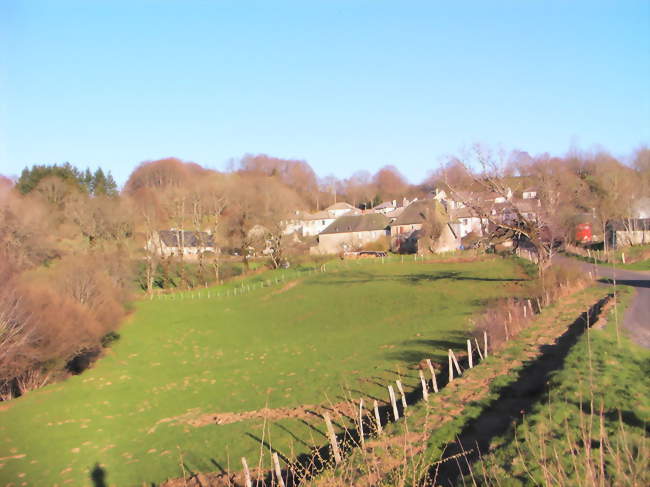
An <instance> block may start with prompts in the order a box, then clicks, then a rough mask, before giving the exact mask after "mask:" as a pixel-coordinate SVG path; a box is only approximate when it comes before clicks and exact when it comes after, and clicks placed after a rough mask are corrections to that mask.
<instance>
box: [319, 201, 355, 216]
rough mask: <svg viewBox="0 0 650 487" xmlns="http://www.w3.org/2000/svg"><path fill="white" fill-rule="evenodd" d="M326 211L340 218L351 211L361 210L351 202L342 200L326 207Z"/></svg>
mask: <svg viewBox="0 0 650 487" xmlns="http://www.w3.org/2000/svg"><path fill="white" fill-rule="evenodd" d="M325 211H326V212H327V213H329V214H330V215H332V216H333V217H334V218H338V217H340V216H343V215H345V214H347V213H351V212H354V213H359V211H360V210H359V209H358V208H355V207H354V206H352V205H351V204H349V203H346V202H344V201H341V202H339V203H334V204H333V205H330V206H328V207H327V208H325Z"/></svg>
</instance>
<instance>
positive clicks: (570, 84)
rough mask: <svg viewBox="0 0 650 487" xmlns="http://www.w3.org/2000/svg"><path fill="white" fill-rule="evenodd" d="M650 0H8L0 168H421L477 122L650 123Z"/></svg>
mask: <svg viewBox="0 0 650 487" xmlns="http://www.w3.org/2000/svg"><path fill="white" fill-rule="evenodd" d="M649 87H650V2H648V1H642V2H626V1H621V2H607V3H597V2H575V1H562V2H553V1H543V2H542V1H540V2H536V1H510V2H498V1H497V2H463V1H460V2H444V3H443V2H440V3H438V2H433V1H425V2H411V1H402V2H395V1H393V2H384V1H378V0H375V1H371V0H368V1H355V0H348V1H343V0H341V1H337V0H329V1H315V0H313V1H296V2H270V1H268V2H247V1H243V0H239V1H233V2H230V1H216V0H215V1H192V0H183V1H180V0H179V1H172V0H146V1H145V0H130V1H118V0H112V1H100V0H80V1H68V0H57V1H54V0H53V1H38V0H30V1H16V0H2V1H0V173H3V174H9V175H12V174H13V175H15V174H18V173H19V172H20V170H21V169H22V168H23V167H25V166H26V165H31V164H34V163H55V162H63V161H69V162H71V163H73V164H76V165H79V166H81V167H85V166H91V167H96V166H97V165H101V166H102V167H104V168H105V169H110V170H111V171H112V172H113V174H114V175H115V176H116V178H117V179H118V182H120V183H122V182H124V181H125V179H126V177H127V176H128V174H129V173H130V172H131V170H132V169H133V167H135V165H136V164H138V163H139V162H141V161H143V160H150V159H156V158H161V157H166V156H176V157H180V158H181V159H184V160H191V161H194V162H197V163H199V164H202V165H204V166H207V167H214V168H217V169H223V168H225V167H226V164H227V161H228V160H229V159H231V158H237V157H241V156H242V155H243V154H245V153H267V154H270V155H274V156H277V157H286V158H298V159H304V160H307V161H308V162H309V163H310V164H311V165H312V167H313V168H314V169H315V170H316V171H317V173H318V174H319V175H321V176H326V175H328V174H334V175H336V176H338V177H347V176H349V175H350V174H352V173H353V172H354V171H356V170H362V169H365V170H369V171H371V172H372V171H375V170H377V169H378V168H380V167H382V166H384V165H386V164H394V165H396V166H397V167H398V168H400V170H401V171H402V172H403V173H404V174H405V175H406V176H407V177H408V178H409V179H410V180H411V181H412V182H419V181H420V180H421V179H422V178H424V177H425V176H426V174H427V172H428V171H429V170H431V169H434V168H435V167H437V166H438V164H439V163H440V161H441V160H442V158H444V156H445V155H448V154H451V153H457V152H458V151H459V150H460V149H461V148H462V147H463V146H466V145H469V144H471V143H473V142H483V143H487V144H492V145H494V146H496V145H500V146H502V147H504V148H506V149H521V150H526V151H529V152H531V153H539V152H550V153H553V154H562V153H564V152H566V150H567V149H568V148H569V147H570V146H571V145H572V144H577V145H579V146H580V147H583V148H589V147H592V146H593V145H595V144H599V145H601V146H603V147H605V148H606V149H609V150H610V151H611V152H612V153H614V154H615V155H619V156H623V155H626V154H629V153H631V152H632V151H633V150H634V149H635V148H636V147H638V146H639V145H640V144H648V143H650V89H649Z"/></svg>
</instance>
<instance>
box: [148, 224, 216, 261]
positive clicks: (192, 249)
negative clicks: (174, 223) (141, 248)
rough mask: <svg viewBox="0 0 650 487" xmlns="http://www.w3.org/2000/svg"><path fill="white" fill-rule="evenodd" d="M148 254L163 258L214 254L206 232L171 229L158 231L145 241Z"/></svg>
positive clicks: (210, 240) (210, 239)
mask: <svg viewBox="0 0 650 487" xmlns="http://www.w3.org/2000/svg"><path fill="white" fill-rule="evenodd" d="M145 247H146V249H147V250H148V251H150V252H154V253H157V254H158V255H161V256H163V257H169V256H179V257H180V256H181V255H183V257H189V258H196V257H197V256H198V255H199V254H201V253H203V252H214V251H215V246H214V239H213V238H212V235H210V234H209V233H208V232H193V231H187V230H179V229H175V228H172V229H171V230H160V231H158V232H157V233H156V234H155V235H154V236H152V237H150V238H149V239H148V240H147V243H146V245H145Z"/></svg>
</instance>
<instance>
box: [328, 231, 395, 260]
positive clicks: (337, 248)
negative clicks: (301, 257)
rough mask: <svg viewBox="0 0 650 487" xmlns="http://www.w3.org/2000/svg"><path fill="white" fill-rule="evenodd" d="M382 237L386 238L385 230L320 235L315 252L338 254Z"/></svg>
mask: <svg viewBox="0 0 650 487" xmlns="http://www.w3.org/2000/svg"><path fill="white" fill-rule="evenodd" d="M384 236H386V230H369V231H366V232H346V233H326V234H321V235H319V236H318V247H317V252H318V253H320V254H338V253H339V252H341V251H343V250H353V249H357V248H359V247H362V246H364V245H365V244H368V243H370V242H374V241H376V240H379V239H380V238H381V237H384Z"/></svg>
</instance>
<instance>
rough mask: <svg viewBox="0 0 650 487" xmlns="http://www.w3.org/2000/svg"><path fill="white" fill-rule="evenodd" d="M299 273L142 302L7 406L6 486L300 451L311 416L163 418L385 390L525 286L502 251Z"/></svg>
mask: <svg viewBox="0 0 650 487" xmlns="http://www.w3.org/2000/svg"><path fill="white" fill-rule="evenodd" d="M301 271H302V272H301ZM304 271H305V269H292V270H290V271H276V273H273V272H267V273H265V274H261V275H257V276H255V277H252V278H249V279H247V280H245V281H242V282H237V283H230V284H228V285H227V286H223V287H221V288H219V289H217V288H211V289H209V291H210V293H211V294H210V296H211V297H210V299H207V292H208V290H205V289H203V290H201V291H200V293H201V294H200V298H199V294H198V293H199V291H193V292H191V293H184V294H177V295H175V299H173V300H172V299H169V297H167V299H155V300H151V301H149V300H146V301H140V302H138V303H137V304H136V306H135V308H136V310H135V312H134V315H133V316H131V317H130V319H129V320H128V322H127V324H126V325H125V326H123V328H122V329H121V330H120V331H119V332H120V334H121V339H120V340H119V341H118V342H116V343H115V344H114V345H113V347H112V349H110V352H109V353H108V355H107V356H106V357H105V358H103V359H102V360H101V361H100V362H99V363H97V364H96V366H95V367H94V368H93V369H91V370H89V371H87V372H85V373H84V374H82V375H80V376H75V377H72V378H70V379H68V380H67V381H65V382H62V383H58V384H53V385H50V386H47V387H45V388H44V389H41V390H38V391H34V392H32V393H29V394H27V395H26V396H24V397H22V398H19V399H17V400H15V401H13V402H11V403H7V404H1V403H0V480H2V481H3V482H2V483H3V484H5V483H8V482H14V485H55V484H58V485H91V481H90V477H89V475H90V474H89V471H90V469H92V468H93V466H94V465H95V464H96V463H99V464H100V465H101V466H102V468H103V469H105V472H106V475H107V476H106V482H107V485H140V484H141V483H142V482H145V481H146V482H160V481H162V480H164V479H166V478H168V477H176V476H179V475H180V474H181V461H180V457H181V455H182V459H183V463H184V466H185V468H186V469H188V470H191V471H215V470H219V469H220V468H224V469H227V468H228V466H230V467H231V468H233V469H234V470H239V465H240V464H239V458H240V457H241V456H246V457H247V458H248V459H249V463H250V464H252V465H255V464H256V462H257V458H258V456H259V449H260V441H259V439H260V438H261V437H262V436H264V438H265V440H266V441H270V442H271V443H272V444H273V446H274V448H277V449H278V450H279V451H280V452H282V453H283V454H285V455H286V456H287V457H293V456H295V455H297V454H299V453H303V452H305V451H307V450H308V449H309V446H310V445H314V444H316V445H322V444H324V443H325V442H326V440H325V437H324V435H323V430H324V428H323V427H322V425H320V424H319V422H317V418H315V419H314V420H312V421H310V423H311V424H307V423H306V422H303V421H299V420H291V419H286V420H282V421H276V422H274V423H273V425H272V426H269V427H265V425H264V423H263V422H262V421H261V420H250V421H242V422H238V423H233V424H225V425H215V424H212V425H209V426H204V427H193V426H190V425H188V424H184V423H182V422H160V421H161V420H164V419H166V418H174V417H177V416H179V415H183V414H186V413H188V412H191V413H195V414H198V413H216V412H241V411H249V410H256V409H260V408H262V407H265V406H268V407H270V408H278V407H293V406H298V405H301V404H322V403H328V402H332V403H335V402H339V401H342V400H344V399H345V398H346V397H347V395H348V394H352V395H354V396H357V397H358V395H359V394H360V392H358V391H363V393H364V394H368V395H373V394H376V395H377V396H378V397H381V398H383V397H384V396H385V395H386V394H385V391H384V389H383V386H381V384H385V383H387V382H388V380H389V378H392V379H393V380H394V378H395V371H400V370H404V369H405V368H406V367H407V366H408V365H411V364H413V363H414V362H417V361H418V360H420V359H421V358H424V357H433V358H435V357H436V354H439V355H440V358H442V357H443V356H444V352H445V351H446V349H447V348H449V347H450V346H454V347H462V346H463V343H464V338H465V336H466V333H467V331H468V329H469V320H468V318H470V317H471V315H472V314H474V313H476V312H478V311H479V310H480V308H481V306H482V305H483V304H484V302H485V300H488V299H492V298H496V297H499V296H504V295H509V294H512V293H513V290H514V291H516V286H522V283H521V282H513V280H515V281H516V280H519V279H522V278H524V279H525V275H524V274H523V273H522V271H521V269H520V267H519V266H518V265H517V264H516V263H515V262H514V261H511V260H504V259H498V258H497V259H491V260H485V261H481V262H476V263H465V264H454V263H441V264H427V263H421V262H417V263H416V262H413V261H409V260H405V262H404V263H403V264H402V263H401V261H399V260H396V259H391V261H390V262H387V263H385V264H381V263H380V262H379V261H378V260H373V261H349V262H348V261H346V262H337V263H334V264H331V265H328V272H326V273H306V272H304ZM281 272H286V273H287V276H288V277H287V282H288V281H292V280H293V281H295V282H296V285H294V286H293V287H291V288H289V289H285V290H284V291H283V292H278V291H279V290H280V289H282V288H283V286H286V283H279V284H277V285H275V284H274V285H272V286H271V287H265V288H262V289H259V288H257V289H255V290H252V291H250V292H248V293H246V294H243V295H239V296H236V297H233V296H232V290H233V289H234V288H235V287H239V288H240V289H241V286H242V285H244V286H246V285H251V283H253V285H254V283H259V282H261V281H263V280H269V279H270V280H274V279H275V277H277V276H278V275H280V273H281ZM295 276H298V277H297V278H296V277H295ZM293 281H292V282H293ZM286 287H288V286H286ZM226 290H228V292H229V293H230V294H231V296H229V297H224V296H223V295H224V293H225V291H226ZM217 292H218V293H219V294H220V296H221V297H219V298H216V297H215V295H216V293H217ZM180 296H184V299H180ZM374 382H377V384H375V383H374ZM314 426H315V427H314ZM269 435H270V436H269ZM8 457H14V458H8ZM23 482H25V484H22V483H23Z"/></svg>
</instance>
